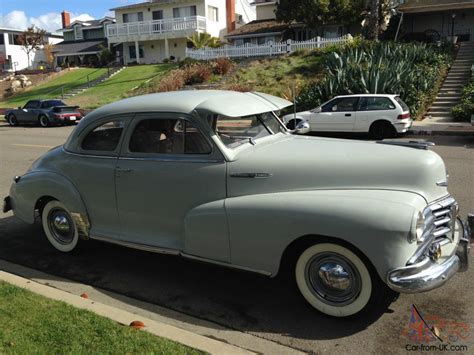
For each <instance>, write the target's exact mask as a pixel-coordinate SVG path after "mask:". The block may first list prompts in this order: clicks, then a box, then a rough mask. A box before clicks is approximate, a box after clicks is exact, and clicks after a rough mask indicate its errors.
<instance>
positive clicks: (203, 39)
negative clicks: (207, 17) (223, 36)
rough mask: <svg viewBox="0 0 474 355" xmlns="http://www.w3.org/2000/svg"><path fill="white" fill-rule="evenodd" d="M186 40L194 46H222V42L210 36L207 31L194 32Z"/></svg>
mask: <svg viewBox="0 0 474 355" xmlns="http://www.w3.org/2000/svg"><path fill="white" fill-rule="evenodd" d="M187 40H188V41H189V42H191V43H192V45H193V47H194V48H204V47H211V48H217V47H220V46H222V42H221V41H220V39H219V38H216V37H212V36H211V35H210V34H209V33H207V32H195V33H193V35H192V36H191V37H188V38H187Z"/></svg>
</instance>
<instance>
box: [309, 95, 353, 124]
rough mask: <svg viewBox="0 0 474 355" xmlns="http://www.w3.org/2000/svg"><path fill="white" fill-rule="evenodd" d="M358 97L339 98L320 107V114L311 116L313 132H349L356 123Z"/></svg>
mask: <svg viewBox="0 0 474 355" xmlns="http://www.w3.org/2000/svg"><path fill="white" fill-rule="evenodd" d="M358 101H359V97H357V96H350V97H339V98H335V99H334V100H331V101H329V102H328V103H326V104H324V105H322V106H321V111H320V112H315V113H313V114H312V115H311V118H310V125H311V130H313V131H323V132H324V131H326V132H351V131H352V130H353V129H354V125H355V122H356V108H357V104H358Z"/></svg>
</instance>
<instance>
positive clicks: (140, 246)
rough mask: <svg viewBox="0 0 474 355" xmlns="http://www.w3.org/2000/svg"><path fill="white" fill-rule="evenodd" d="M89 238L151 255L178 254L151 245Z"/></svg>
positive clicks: (175, 251) (97, 237) (94, 236)
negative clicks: (147, 252) (150, 253)
mask: <svg viewBox="0 0 474 355" xmlns="http://www.w3.org/2000/svg"><path fill="white" fill-rule="evenodd" d="M89 238H90V239H94V240H98V241H101V242H106V243H111V244H117V245H121V246H124V247H127V248H132V249H138V250H143V251H149V252H152V253H158V254H169V255H179V254H180V251H179V250H174V249H167V248H158V247H154V246H151V245H145V244H137V243H131V242H126V241H123V240H116V239H111V238H108V237H99V236H96V235H91V236H89Z"/></svg>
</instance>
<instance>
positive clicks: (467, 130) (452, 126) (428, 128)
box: [407, 118, 474, 137]
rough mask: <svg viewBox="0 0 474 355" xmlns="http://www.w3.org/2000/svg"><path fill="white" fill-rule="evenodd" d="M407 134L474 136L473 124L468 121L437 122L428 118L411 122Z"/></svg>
mask: <svg viewBox="0 0 474 355" xmlns="http://www.w3.org/2000/svg"><path fill="white" fill-rule="evenodd" d="M407 134H408V135H423V136H471V137H474V125H472V124H471V123H470V122H439V121H437V120H430V119H428V118H426V119H424V120H423V121H416V122H413V126H412V127H411V128H410V129H409V130H408V132H407Z"/></svg>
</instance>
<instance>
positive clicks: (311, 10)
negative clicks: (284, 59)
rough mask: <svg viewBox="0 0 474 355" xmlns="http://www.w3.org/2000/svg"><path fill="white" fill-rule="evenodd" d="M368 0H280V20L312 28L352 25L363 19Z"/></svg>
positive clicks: (278, 16) (278, 10) (278, 6)
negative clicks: (300, 23)
mask: <svg viewBox="0 0 474 355" xmlns="http://www.w3.org/2000/svg"><path fill="white" fill-rule="evenodd" d="M366 2H367V1H366V0H280V2H279V3H278V5H277V10H276V17H277V19H278V20H280V21H283V22H286V23H291V22H293V21H296V22H302V23H305V24H306V25H307V26H309V27H311V28H316V27H319V26H324V25H330V24H341V25H350V24H353V23H357V22H360V21H361V20H362V19H363V12H364V10H365V9H366Z"/></svg>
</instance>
